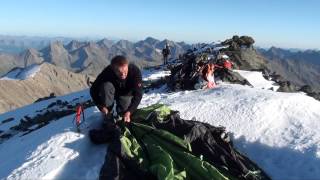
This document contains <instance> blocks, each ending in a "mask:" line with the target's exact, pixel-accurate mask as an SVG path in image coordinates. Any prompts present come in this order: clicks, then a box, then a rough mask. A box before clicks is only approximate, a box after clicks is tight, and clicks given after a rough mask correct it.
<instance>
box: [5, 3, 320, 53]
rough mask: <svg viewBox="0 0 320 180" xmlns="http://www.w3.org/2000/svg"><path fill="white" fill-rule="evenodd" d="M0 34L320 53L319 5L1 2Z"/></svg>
mask: <svg viewBox="0 0 320 180" xmlns="http://www.w3.org/2000/svg"><path fill="white" fill-rule="evenodd" d="M0 34H5V35H32V36H68V37H84V36H86V37H113V38H121V39H128V40H140V39H144V38H146V37H147V36H152V37H155V38H157V39H164V38H167V39H170V40H175V41H186V42H189V43H190V42H191V43H193V42H212V41H217V40H224V39H226V38H229V37H231V36H232V35H234V34H239V35H250V36H253V37H254V38H255V39H256V42H257V45H259V46H263V47H265V46H266V47H267V46H271V45H274V46H279V47H290V48H318V49H319V48H320V0H0Z"/></svg>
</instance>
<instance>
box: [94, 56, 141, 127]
mask: <svg viewBox="0 0 320 180" xmlns="http://www.w3.org/2000/svg"><path fill="white" fill-rule="evenodd" d="M90 95H91V97H92V99H93V102H94V103H95V105H96V106H97V107H98V108H99V110H100V111H101V113H102V114H103V115H104V116H105V117H106V119H110V118H112V116H113V114H112V109H113V106H114V103H116V111H117V114H118V115H120V116H122V117H123V120H124V121H125V122H130V121H131V114H132V113H133V112H134V111H135V110H136V109H137V107H138V105H139V104H140V101H141V99H142V95H143V89H142V76H141V71H140V69H139V68H138V67H137V66H136V65H134V64H130V63H129V61H128V60H127V58H126V57H124V56H115V57H114V58H113V59H112V60H111V64H110V65H109V66H107V67H106V68H105V69H104V70H103V71H102V72H101V73H100V74H99V75H98V77H97V79H96V80H95V81H94V83H93V84H92V87H91V89H90Z"/></svg>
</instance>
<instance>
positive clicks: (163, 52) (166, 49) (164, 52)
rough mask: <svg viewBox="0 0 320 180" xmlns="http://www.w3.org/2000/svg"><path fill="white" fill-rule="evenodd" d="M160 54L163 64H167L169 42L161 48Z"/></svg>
mask: <svg viewBox="0 0 320 180" xmlns="http://www.w3.org/2000/svg"><path fill="white" fill-rule="evenodd" d="M162 55H163V65H166V64H168V56H169V55H170V48H169V44H166V46H165V47H164V48H163V49H162Z"/></svg>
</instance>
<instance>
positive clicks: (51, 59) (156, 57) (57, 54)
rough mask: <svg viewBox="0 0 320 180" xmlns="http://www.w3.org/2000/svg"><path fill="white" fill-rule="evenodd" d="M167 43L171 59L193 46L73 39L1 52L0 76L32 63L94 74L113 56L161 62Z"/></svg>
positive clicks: (145, 62) (149, 40) (141, 62)
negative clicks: (67, 41)
mask: <svg viewBox="0 0 320 180" xmlns="http://www.w3.org/2000/svg"><path fill="white" fill-rule="evenodd" d="M166 44H169V46H170V49H171V58H177V57H178V56H179V54H182V53H184V52H185V51H186V50H187V49H190V48H191V47H192V45H189V44H186V43H184V42H174V41H170V40H162V41H160V40H157V39H154V38H151V37H148V38H146V39H145V40H141V41H138V42H135V43H134V42H130V41H127V40H119V41H117V42H114V41H111V40H108V39H102V40H100V41H77V40H72V41H70V42H69V43H67V44H65V43H64V42H62V41H54V42H50V43H49V44H48V46H46V47H44V48H42V49H40V50H37V49H35V48H28V49H27V50H25V51H24V52H22V53H20V54H12V53H11V54H9V53H0V63H1V64H3V65H2V67H0V75H3V74H4V73H6V72H8V71H9V70H10V69H12V68H14V67H26V66H29V65H31V64H34V63H37V64H39V63H42V62H48V63H51V64H54V65H57V66H60V67H63V68H65V69H67V70H70V71H72V72H80V73H85V74H89V75H93V76H95V75H97V74H98V73H100V71H101V70H102V69H103V68H104V67H105V66H107V65H108V64H109V62H110V60H111V59H112V57H114V56H115V55H125V56H127V57H128V58H129V59H130V60H131V61H132V62H135V63H136V64H138V65H140V66H145V65H156V64H160V63H162V53H161V51H162V49H163V47H164V46H165V45H166Z"/></svg>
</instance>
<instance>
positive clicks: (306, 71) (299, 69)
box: [258, 47, 320, 90]
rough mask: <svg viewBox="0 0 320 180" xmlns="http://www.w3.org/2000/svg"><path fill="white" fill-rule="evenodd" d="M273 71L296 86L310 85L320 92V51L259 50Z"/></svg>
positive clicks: (272, 48) (274, 48) (273, 48)
mask: <svg viewBox="0 0 320 180" xmlns="http://www.w3.org/2000/svg"><path fill="white" fill-rule="evenodd" d="M258 51H259V52H260V53H261V54H262V55H263V56H264V57H265V58H266V59H267V60H268V62H269V65H270V67H271V69H272V70H273V71H275V72H276V73H277V74H279V75H281V76H282V77H283V78H285V79H286V80H289V81H291V82H293V83H295V84H296V85H299V86H302V85H310V86H312V87H313V88H314V89H317V90H320V51H319V50H305V51H292V50H287V49H281V48H276V47H271V48H270V49H268V50H265V49H258Z"/></svg>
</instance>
